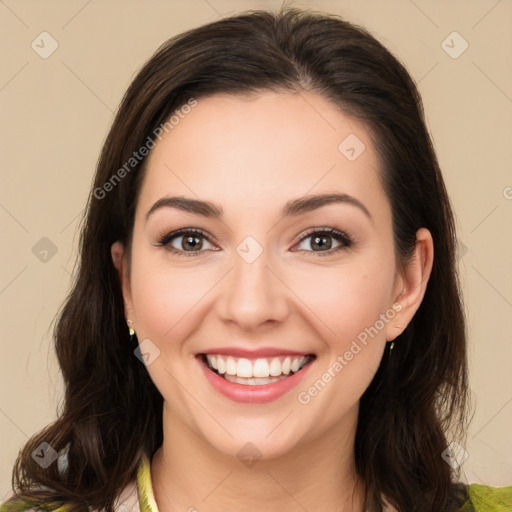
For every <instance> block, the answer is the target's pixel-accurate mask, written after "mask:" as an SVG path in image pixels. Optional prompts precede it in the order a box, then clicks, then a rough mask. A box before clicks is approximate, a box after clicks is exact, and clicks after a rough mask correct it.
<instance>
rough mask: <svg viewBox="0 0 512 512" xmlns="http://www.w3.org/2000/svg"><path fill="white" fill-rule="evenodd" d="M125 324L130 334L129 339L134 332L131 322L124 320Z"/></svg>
mask: <svg viewBox="0 0 512 512" xmlns="http://www.w3.org/2000/svg"><path fill="white" fill-rule="evenodd" d="M126 323H127V324H128V331H129V333H130V339H131V338H132V337H133V335H134V334H135V331H134V329H133V327H132V326H133V321H132V320H126Z"/></svg>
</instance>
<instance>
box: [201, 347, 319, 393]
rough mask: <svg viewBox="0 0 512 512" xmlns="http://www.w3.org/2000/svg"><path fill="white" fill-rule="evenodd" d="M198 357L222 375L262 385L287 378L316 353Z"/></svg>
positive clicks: (313, 357) (230, 379) (245, 383)
mask: <svg viewBox="0 0 512 512" xmlns="http://www.w3.org/2000/svg"><path fill="white" fill-rule="evenodd" d="M198 357H199V358H200V360H201V361H202V362H203V364H204V365H205V366H207V368H208V369H210V370H211V371H212V372H214V373H216V374H217V375H219V376H220V377H223V378H224V379H225V380H227V381H229V382H233V383H236V384H243V385H246V386H261V385H265V384H272V383H274V382H277V381H280V380H283V379H287V378H288V377H291V376H292V375H294V374H295V373H297V372H300V371H301V370H302V369H303V368H304V367H305V366H306V365H307V364H309V363H310V362H311V361H313V360H314V359H316V356H315V355H314V354H309V355H305V356H276V357H262V358H257V359H247V358H244V357H232V356H226V355H224V354H222V355H221V354H198Z"/></svg>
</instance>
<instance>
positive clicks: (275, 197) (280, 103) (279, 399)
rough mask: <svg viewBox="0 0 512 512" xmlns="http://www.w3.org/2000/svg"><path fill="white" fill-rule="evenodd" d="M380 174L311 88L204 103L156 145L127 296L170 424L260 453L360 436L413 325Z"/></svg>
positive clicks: (354, 131) (353, 126) (369, 151)
mask: <svg viewBox="0 0 512 512" xmlns="http://www.w3.org/2000/svg"><path fill="white" fill-rule="evenodd" d="M378 168H379V161H378V159H377V155H376V152H375V150H374V148H373V147H372V145H371V142H370V138H369V132H368V131H367V130H366V129H365V127H364V125H362V124H360V123H359V122H357V121H356V120H354V119H352V118H350V117H348V116H346V115H343V114H342V113H340V112H339V111H337V110H336V109H335V107H334V106H333V105H332V104H331V103H330V102H328V101H327V100H325V99H323V98H322V97H320V96H317V95H315V94H312V93H301V94H300V95H292V94H287V93H283V94H277V93H271V92H265V93H261V94H259V95H258V96H257V97H256V98H251V99H249V98H243V99H242V98H238V97H233V96H228V95H216V96H212V97H209V98H205V99H200V100H199V101H198V103H197V106H196V107H195V108H192V109H191V111H190V113H189V114H187V115H186V116H183V118H182V119H180V122H179V124H177V125H175V126H174V128H173V129H172V130H170V131H169V133H168V134H166V135H165V136H164V137H163V138H162V139H161V140H160V141H158V142H157V144H156V146H155V148H154V149H153V150H152V152H151V153H150V155H149V157H148V162H147V172H146V174H145V177H144V181H143V184H142V188H141V192H140V197H139V200H138V204H137V208H136V217H135V225H134V232H133V245H132V253H131V267H130V269H129V270H127V269H126V265H125V267H124V270H125V277H124V280H123V293H124V298H125V302H126V315H127V318H129V319H131V320H132V321H133V326H134V328H135V331H136V333H137V337H138V340H139V343H141V344H142V352H143V353H145V354H146V358H147V370H148V372H149V374H150V376H151V379H152V380H153V381H154V383H155V385H156V386H157V388H158V389H159V391H160V393H161V394H162V395H163V397H164V400H165V412H164V417H165V418H166V422H167V424H168V425H172V429H174V430H171V428H169V431H178V430H180V429H181V431H184V430H186V431H187V432H188V434H190V435H192V436H195V437H196V438H199V439H201V440H202V441H204V442H206V443H207V444H208V445H210V446H211V447H213V448H215V449H217V450H219V451H221V452H223V453H225V454H229V455H235V454H236V453H237V452H238V451H239V450H240V449H241V448H242V447H243V446H244V445H246V443H248V442H250V443H252V445H254V447H256V448H254V447H251V448H250V449H249V448H247V447H246V448H245V449H246V450H248V449H249V450H255V451H256V450H257V451H258V453H259V454H262V456H263V457H269V458H273V457H276V456H279V455H283V454H285V453H288V452H290V451H292V450H297V449H300V448H301V447H304V446H306V445H307V443H311V442H314V441H315V440H318V439H320V438H321V436H326V435H328V434H329V433H332V432H341V431H345V432H350V431H353V429H354V427H355V424H356V421H357V410H358V403H359V399H360V397H361V395H362V393H363V392H364V390H365V389H366V388H367V387H368V385H369V384H370V382H371V380H372V378H373V376H374V374H375V372H376V370H377V368H378V366H379V363H380V360H381V357H382V354H383V350H384V347H385V343H386V341H387V340H392V339H394V338H395V337H396V336H397V335H398V334H400V332H401V331H402V330H403V328H404V327H405V325H406V323H407V321H408V318H404V315H405V313H404V311H408V309H404V310H403V311H401V312H400V311H399V310H400V309H401V308H402V305H401V303H400V301H399V303H398V304H397V299H399V296H400V294H401V293H402V291H403V289H404V279H403V277H402V276H401V275H399V273H398V272H397V270H396V267H397V265H396V258H395V253H394V248H393V234H392V223H391V210H390V204H389V201H388V199H387V197H386V195H385V193H384V190H383V188H382V185H381V183H380V181H379V178H378V175H377V169H378ZM324 195H325V196H326V197H327V199H329V198H330V199H329V200H322V198H321V196H324ZM316 196H318V199H316V200H313V198H314V197H316ZM174 198H180V201H181V202H176V201H175V199H174ZM334 198H337V199H336V200H333V199H334ZM203 203H207V204H203ZM190 229H194V230H198V231H197V232H195V233H188V232H187V231H189V230H190ZM178 230H180V233H176V234H174V235H173V233H175V232H177V231H178ZM338 232H339V235H338ZM114 252H115V248H114ZM397 325H398V326H399V327H397ZM204 354H208V355H209V357H210V364H211V365H213V366H214V367H215V366H216V367H217V372H218V371H223V370H224V371H226V370H227V373H228V375H227V379H226V377H225V375H226V373H224V374H223V375H224V376H221V375H219V374H218V373H217V372H216V371H214V370H213V369H210V368H208V366H207V364H206V362H205V357H204ZM301 365H305V366H303V367H302V369H299V368H300V366H301ZM294 370H297V371H296V372H295V373H294ZM235 372H236V373H237V375H229V374H233V373H235ZM287 372H289V373H287ZM255 377H256V380H251V379H254V378H255ZM237 379H239V380H238V382H232V381H236V380H237ZM274 381H275V382H274ZM247 446H251V445H247ZM250 455H251V454H249V456H250Z"/></svg>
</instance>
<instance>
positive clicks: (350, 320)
mask: <svg viewBox="0 0 512 512" xmlns="http://www.w3.org/2000/svg"><path fill="white" fill-rule="evenodd" d="M393 280H394V267H393V263H392V261H391V260H390V261H389V262H388V261H386V258H382V259H378V258H375V259H374V260H365V261H362V262H358V263H357V264H356V263H354V264H347V265H344V266H340V267H330V268H325V267H324V268H322V267H317V268H316V269H312V270H311V271H310V272H308V273H307V275H306V274H305V275H304V276H302V277H301V279H295V280H294V281H291V282H295V283H300V285H299V284H297V285H295V287H294V291H295V292H296V293H297V296H298V297H300V298H301V300H302V301H303V302H304V303H305V304H306V305H307V306H308V308H309V309H310V313H309V317H310V318H311V319H312V321H313V318H314V317H316V318H317V319H316V320H314V323H315V325H318V326H319V330H320V333H321V337H322V338H323V339H324V340H325V342H326V343H327V344H328V345H330V346H331V348H332V349H336V350H338V351H339V350H343V351H344V348H345V347H346V346H349V345H350V343H351V341H352V340H353V339H356V338H357V337H358V336H359V335H360V334H361V333H362V335H361V338H364V333H365V332H366V331H365V329H369V328H371V327H372V326H374V325H375V323H376V322H377V321H378V320H379V318H380V315H381V314H383V313H385V312H386V311H387V309H388V308H389V300H390V297H391V291H392V285H393ZM304 311H306V310H304ZM377 327H379V335H381V336H384V330H383V329H382V325H381V322H379V323H378V326H377ZM372 333H374V331H372Z"/></svg>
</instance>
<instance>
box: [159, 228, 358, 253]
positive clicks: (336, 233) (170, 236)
mask: <svg viewBox="0 0 512 512" xmlns="http://www.w3.org/2000/svg"><path fill="white" fill-rule="evenodd" d="M189 234H195V235H197V236H199V237H201V238H204V239H205V240H206V241H207V242H208V243H210V244H212V245H216V241H215V238H214V237H213V236H211V235H210V234H209V233H207V232H206V231H204V230H203V229H200V228H192V227H188V228H180V229H177V230H174V231H170V232H167V233H166V234H164V235H161V236H159V237H157V238H158V242H157V243H156V244H152V245H153V246H154V247H163V248H165V249H167V250H168V251H169V252H171V253H174V254H176V255H177V256H186V257H187V256H188V257H190V256H192V257H197V256H201V255H204V253H206V252H209V251H212V250H213V251H218V250H219V249H200V250H198V251H184V250H181V249H177V248H176V247H173V246H172V245H171V241H172V240H174V239H175V238H180V237H182V236H186V235H189ZM314 234H321V235H327V236H329V237H331V238H334V239H335V240H336V241H337V242H338V243H339V245H338V246H337V247H334V248H330V249H328V250H326V251H313V250H305V249H299V250H296V251H292V252H306V253H313V254H317V255H319V256H329V255H333V254H337V253H338V252H339V251H341V250H346V249H349V248H350V247H352V245H354V243H355V242H354V238H353V237H352V236H351V235H350V233H348V232H346V231H341V230H339V229H336V228H332V227H326V226H324V227H312V228H309V229H308V230H306V231H305V232H303V233H302V234H301V235H300V237H299V238H298V240H297V241H296V242H295V243H294V245H293V247H295V246H296V245H298V244H300V243H302V242H304V241H305V240H306V239H308V238H309V237H310V236H312V235H314Z"/></svg>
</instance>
